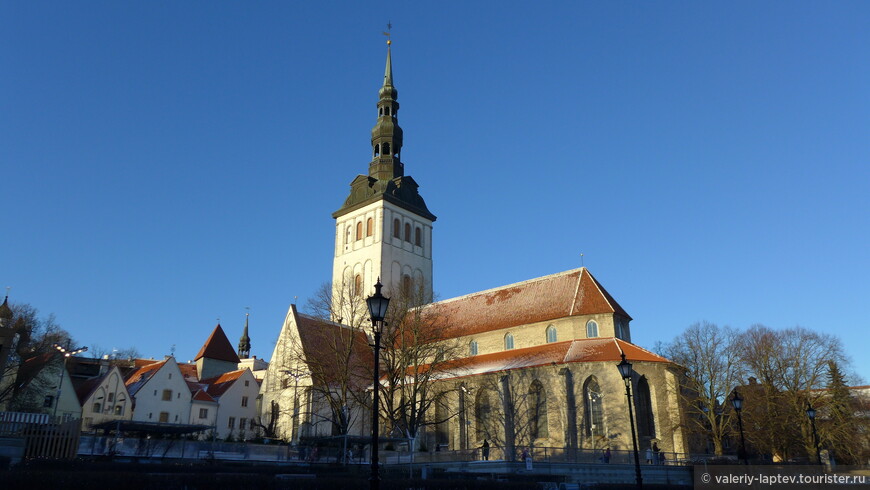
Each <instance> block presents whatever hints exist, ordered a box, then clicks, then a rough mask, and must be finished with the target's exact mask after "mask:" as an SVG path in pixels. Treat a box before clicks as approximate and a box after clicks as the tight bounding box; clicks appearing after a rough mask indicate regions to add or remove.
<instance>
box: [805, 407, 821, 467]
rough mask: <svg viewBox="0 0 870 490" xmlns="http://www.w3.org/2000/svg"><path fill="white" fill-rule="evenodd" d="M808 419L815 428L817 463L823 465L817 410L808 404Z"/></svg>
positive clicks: (814, 441) (814, 442) (814, 443)
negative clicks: (817, 432)
mask: <svg viewBox="0 0 870 490" xmlns="http://www.w3.org/2000/svg"><path fill="white" fill-rule="evenodd" d="M807 417H809V419H810V424H811V425H812V426H813V445H814V446H816V461H818V462H819V464H822V455H821V453H820V452H819V437H818V435H817V434H816V409H815V408H813V406H812V405H810V404H809V402H807Z"/></svg>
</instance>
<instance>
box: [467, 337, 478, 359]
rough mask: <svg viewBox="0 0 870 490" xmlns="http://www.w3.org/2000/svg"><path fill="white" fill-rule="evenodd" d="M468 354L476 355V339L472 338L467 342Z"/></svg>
mask: <svg viewBox="0 0 870 490" xmlns="http://www.w3.org/2000/svg"><path fill="white" fill-rule="evenodd" d="M468 355H470V356H476V355H477V341H476V340H472V341H471V342H469V343H468Z"/></svg>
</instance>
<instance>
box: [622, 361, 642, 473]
mask: <svg viewBox="0 0 870 490" xmlns="http://www.w3.org/2000/svg"><path fill="white" fill-rule="evenodd" d="M616 368H617V369H619V374H620V376H622V381H624V382H625V397H626V398H627V399H628V422H629V424H630V425H631V444H632V445H633V446H634V472H635V479H636V480H637V488H639V489H641V488H643V477H641V476H640V455H639V454H638V452H637V434H636V433H635V430H634V411H633V410H632V408H631V363H630V362H628V361H626V360H625V352H623V353H622V361H620V363H619V364H617V365H616Z"/></svg>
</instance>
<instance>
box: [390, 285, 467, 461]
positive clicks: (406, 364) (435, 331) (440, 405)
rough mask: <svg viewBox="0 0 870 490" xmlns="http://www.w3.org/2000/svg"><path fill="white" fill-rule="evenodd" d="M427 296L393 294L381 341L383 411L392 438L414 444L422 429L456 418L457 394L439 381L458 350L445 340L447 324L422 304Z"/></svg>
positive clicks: (413, 291)
mask: <svg viewBox="0 0 870 490" xmlns="http://www.w3.org/2000/svg"><path fill="white" fill-rule="evenodd" d="M425 294H426V292H425V291H424V289H423V287H422V285H413V284H412V285H410V287H406V288H404V289H401V290H399V291H394V292H393V297H392V298H391V301H390V309H389V311H388V314H387V319H386V325H387V326H386V327H385V329H384V334H383V337H382V343H383V350H382V351H381V352H382V354H381V359H382V364H381V365H382V373H383V377H382V388H381V389H382V390H383V394H384V396H382V397H381V407H380V411H381V413H382V414H383V416H384V417H385V418H386V420H387V422H388V423H389V424H390V426H391V428H392V432H393V433H399V434H401V435H402V436H403V437H406V438H408V439H410V440H412V441H413V440H415V439H416V438H417V437H418V435H419V434H420V431H421V429H424V428H426V427H429V426H436V427H438V426H441V425H442V424H444V423H445V422H446V421H447V419H449V418H451V417H453V416H455V415H456V413H455V412H454V411H453V410H450V409H449V408H448V407H449V406H450V405H449V404H448V403H447V396H449V395H448V393H447V391H452V389H453V388H452V386H451V387H449V388H446V387H445V385H440V384H439V380H440V379H442V378H445V377H448V375H449V374H451V373H452V368H453V367H454V366H455V365H454V363H452V362H451V361H452V360H453V359H455V358H456V357H458V349H459V346H458V344H457V343H456V341H454V340H452V339H448V338H446V337H445V336H444V335H443V332H444V331H445V326H446V325H445V322H446V320H445V319H444V318H443V317H442V316H441V315H439V313H438V311H437V310H436V309H433V308H429V307H427V306H426V305H423V304H422V302H423V299H424V298H425ZM436 439H437V437H436ZM437 443H438V441H437V440H436V444H437Z"/></svg>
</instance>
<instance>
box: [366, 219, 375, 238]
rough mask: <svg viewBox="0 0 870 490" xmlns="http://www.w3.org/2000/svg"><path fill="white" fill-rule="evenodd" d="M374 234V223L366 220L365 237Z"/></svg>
mask: <svg viewBox="0 0 870 490" xmlns="http://www.w3.org/2000/svg"><path fill="white" fill-rule="evenodd" d="M374 233H375V222H374V221H373V220H372V219H371V218H369V219H367V220H366V236H372V235H373V234H374Z"/></svg>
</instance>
